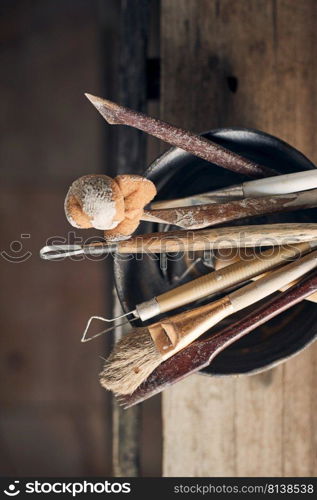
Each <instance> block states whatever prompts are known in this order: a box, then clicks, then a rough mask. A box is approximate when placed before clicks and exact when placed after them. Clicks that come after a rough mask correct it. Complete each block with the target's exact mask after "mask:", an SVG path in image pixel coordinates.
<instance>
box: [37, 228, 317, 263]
mask: <svg viewBox="0 0 317 500" xmlns="http://www.w3.org/2000/svg"><path fill="white" fill-rule="evenodd" d="M316 239H317V224H312V223H302V224H297V223H292V224H263V225H259V226H256V225H254V226H235V227H220V228H216V229H202V230H199V231H169V232H162V233H148V234H142V235H136V236H133V237H132V238H130V239H128V240H125V241H119V242H115V243H111V242H110V243H107V242H100V243H91V244H87V245H48V246H45V247H43V248H42V249H41V251H40V256H41V258H42V259H45V260H58V259H64V258H65V257H72V256H76V255H83V254H84V255H85V254H86V255H98V256H99V255H103V254H109V253H115V254H117V253H120V254H135V253H147V254H150V253H168V252H189V251H200V250H215V249H220V248H247V247H257V246H276V245H287V244H291V243H301V242H304V241H312V240H316Z"/></svg>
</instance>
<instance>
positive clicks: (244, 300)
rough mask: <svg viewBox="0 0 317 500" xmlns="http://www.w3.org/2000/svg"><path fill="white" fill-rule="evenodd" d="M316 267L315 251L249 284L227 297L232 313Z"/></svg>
mask: <svg viewBox="0 0 317 500" xmlns="http://www.w3.org/2000/svg"><path fill="white" fill-rule="evenodd" d="M316 265H317V251H314V252H311V253H310V254H308V255H306V256H305V257H302V258H301V259H299V260H297V261H295V262H291V263H290V264H287V265H286V266H283V267H282V269H278V270H277V271H273V272H271V273H270V274H268V275H267V276H265V277H264V278H261V279H259V280H258V281H256V282H255V283H250V284H249V285H246V286H244V287H242V288H240V289H239V290H236V291H235V292H232V293H230V294H229V295H228V298H229V299H230V301H231V304H232V305H233V308H234V311H235V312H237V311H240V310H241V309H245V308H246V307H249V306H251V305H252V304H254V302H258V301H259V300H261V299H264V298H265V297H267V296H268V295H271V294H272V293H274V292H276V291H278V290H279V289H280V288H283V286H285V285H287V284H288V283H291V282H292V281H295V280H297V279H298V278H300V277H301V276H303V275H304V274H306V273H308V272H309V271H311V270H312V269H314V268H315V267H316Z"/></svg>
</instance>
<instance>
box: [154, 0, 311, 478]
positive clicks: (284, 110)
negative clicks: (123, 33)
mask: <svg viewBox="0 0 317 500" xmlns="http://www.w3.org/2000/svg"><path fill="white" fill-rule="evenodd" d="M316 16H317V5H316V2H314V0H305V1H302V2H298V1H296V0H275V1H274V0H236V1H232V0H200V1H199V2H197V1H195V0H163V1H162V13H161V44H162V45H161V59H162V82H161V86H162V96H161V99H162V108H161V116H162V118H163V119H165V120H167V121H170V122H172V123H174V124H177V125H180V126H185V127H189V128H191V129H192V130H196V131H201V130H206V129H210V128H215V127H225V126H242V127H243V126H244V127H251V128H252V127H253V128H258V129H260V130H264V131H266V132H269V133H272V134H275V135H277V136H279V137H281V138H282V139H285V140H287V141H288V142H290V143H291V144H293V145H295V146H296V147H298V148H299V149H300V150H302V151H303V152H304V153H306V154H307V155H308V156H310V157H311V158H312V159H313V160H314V159H315V160H317V153H316V150H315V151H314V145H315V143H316V141H315V134H316V132H315V130H316V123H317V108H316V106H315V105H314V104H315V101H316V97H315V96H316V90H317V88H316V87H317V78H316V71H317V66H316V60H317V59H316V48H315V47H316V46H317V45H316V42H317V40H316V38H317V35H316V30H315V23H316ZM316 351H317V347H316V346H312V347H310V349H309V350H308V351H306V352H304V353H302V354H301V355H299V356H298V357H296V358H294V359H292V360H290V361H288V362H287V363H286V364H285V365H281V366H279V367H277V368H275V369H273V370H271V371H269V372H266V373H263V374H259V375H255V376H252V377H239V378H230V379H210V378H206V377H201V376H199V375H195V376H193V377H191V378H190V379H188V380H185V381H183V382H182V383H180V384H177V386H175V387H172V388H171V389H169V390H167V391H166V392H165V393H164V395H163V419H164V450H163V454H164V464H163V467H164V475H165V476H175V475H183V476H186V475H188V476H204V475H207V476H214V475H219V476H230V475H233V476H265V475H268V476H269V475H273V476H285V475H308V476H309V475H315V474H316V471H317V469H316V466H317V464H316V457H315V455H314V447H315V446H316V436H315V434H314V426H315V425H316V416H315V415H316V400H315V398H314V383H316V361H314V360H315V359H316ZM299 374H300V375H299Z"/></svg>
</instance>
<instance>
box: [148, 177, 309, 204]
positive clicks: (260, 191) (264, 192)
mask: <svg viewBox="0 0 317 500" xmlns="http://www.w3.org/2000/svg"><path fill="white" fill-rule="evenodd" d="M315 188H317V169H316V170H306V171H303V172H295V173H294V174H286V175H279V176H278V178H277V177H276V176H274V177H267V178H266V179H258V180H255V181H248V182H243V183H242V184H237V185H235V186H229V187H226V188H223V189H218V190H216V191H209V192H207V193H201V194H197V195H193V196H186V197H185V198H177V199H174V200H163V201H154V202H152V203H151V208H153V209H161V208H174V207H187V206H193V205H205V204H209V203H225V202H228V201H232V200H240V199H243V198H259V197H261V196H276V195H281V194H289V193H297V192H298V191H306V190H311V189H315Z"/></svg>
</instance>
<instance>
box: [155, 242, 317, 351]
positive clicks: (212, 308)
mask: <svg viewBox="0 0 317 500" xmlns="http://www.w3.org/2000/svg"><path fill="white" fill-rule="evenodd" d="M316 266H317V251H314V252H312V253H310V254H308V255H306V256H305V257H302V258H301V259H299V260H297V261H295V262H291V263H290V264H287V265H285V266H283V267H282V269H278V270H277V271H273V272H272V273H270V274H269V275H268V276H265V277H264V278H261V279H260V280H258V281H257V282H255V283H251V284H250V285H246V286H244V287H242V288H240V289H239V290H237V291H235V292H232V293H230V294H228V295H226V296H225V297H223V298H222V299H219V300H216V301H215V302H212V303H210V304H207V305H205V306H201V307H198V308H195V309H192V310H190V311H186V312H184V313H180V314H177V315H175V316H172V317H170V318H166V319H164V320H162V321H159V322H157V323H155V324H154V325H151V326H150V327H149V332H150V334H151V336H152V339H153V342H154V343H155V345H156V348H157V349H158V350H159V352H160V353H161V355H162V357H163V360H165V359H168V358H169V357H170V356H173V355H174V354H175V353H177V352H178V351H180V350H181V349H183V348H184V347H186V346H187V345H189V344H190V343H191V342H193V341H194V340H195V339H197V338H198V337H199V336H200V335H202V334H203V333H205V332H206V331H207V330H209V329H210V328H212V327H213V326H214V325H216V324H217V323H219V322H220V321H221V320H222V319H224V318H225V317H227V316H229V315H230V314H233V313H235V312H238V311H240V310H241V309H245V308H246V307H249V306H251V305H253V304H254V303H255V302H258V301H260V300H262V299H264V298H265V297H267V296H268V295H271V294H272V293H274V292H276V291H278V290H279V288H281V287H282V286H284V285H286V284H287V283H289V282H291V281H293V280H295V279H297V278H300V277H301V276H303V275H304V274H306V273H308V272H309V271H311V270H312V269H314V268H315V267H316Z"/></svg>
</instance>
